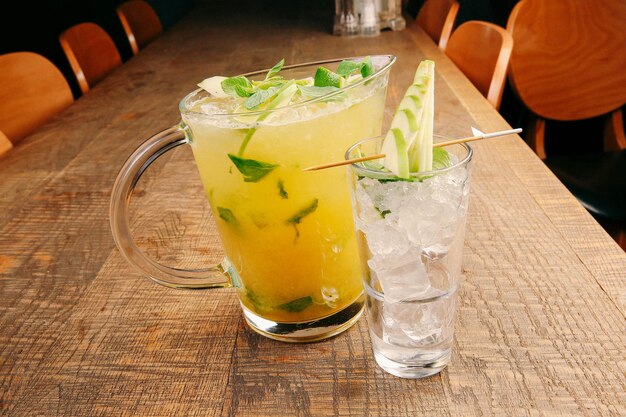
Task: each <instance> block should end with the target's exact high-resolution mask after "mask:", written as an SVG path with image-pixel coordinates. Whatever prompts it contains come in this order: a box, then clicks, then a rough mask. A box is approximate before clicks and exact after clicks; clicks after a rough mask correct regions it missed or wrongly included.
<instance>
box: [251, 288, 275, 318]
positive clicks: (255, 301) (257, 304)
mask: <svg viewBox="0 0 626 417" xmlns="http://www.w3.org/2000/svg"><path fill="white" fill-rule="evenodd" d="M246 298H247V299H248V300H249V301H250V303H252V305H253V306H254V310H255V311H256V312H257V313H267V312H268V311H270V310H271V308H270V307H269V306H268V305H267V304H266V303H265V302H264V301H263V300H262V299H261V297H259V296H258V295H257V294H256V293H255V292H254V291H252V290H251V289H248V288H247V289H246Z"/></svg>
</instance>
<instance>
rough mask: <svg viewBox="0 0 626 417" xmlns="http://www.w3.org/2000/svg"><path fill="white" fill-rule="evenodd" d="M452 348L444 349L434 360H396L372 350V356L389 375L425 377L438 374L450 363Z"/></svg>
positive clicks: (412, 377) (413, 377) (414, 377)
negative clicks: (409, 361)
mask: <svg viewBox="0 0 626 417" xmlns="http://www.w3.org/2000/svg"><path fill="white" fill-rule="evenodd" d="M451 352H452V349H446V350H444V351H443V352H442V354H441V356H439V357H438V358H437V359H436V360H432V359H428V360H424V361H414V362H413V361H412V362H411V363H406V362H397V361H394V360H392V359H389V358H387V357H386V356H384V355H383V354H382V353H380V352H376V351H374V358H375V359H376V363H377V364H378V366H380V367H381V368H383V369H384V370H385V371H387V372H389V373H390V374H391V375H395V376H398V377H400V378H411V379H417V378H425V377H427V376H431V375H435V374H438V373H439V372H441V371H442V370H443V368H445V367H446V366H448V363H450V356H451Z"/></svg>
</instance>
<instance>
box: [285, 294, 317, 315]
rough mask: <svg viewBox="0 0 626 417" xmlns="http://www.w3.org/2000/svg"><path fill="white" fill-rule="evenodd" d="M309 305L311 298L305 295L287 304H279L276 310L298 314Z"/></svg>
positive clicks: (311, 302) (311, 301)
mask: <svg viewBox="0 0 626 417" xmlns="http://www.w3.org/2000/svg"><path fill="white" fill-rule="evenodd" d="M311 304H313V297H311V296H310V295H307V296H306V297H302V298H297V299H295V300H293V301H290V302H288V303H285V304H281V305H279V306H278V308H280V309H281V310H286V311H289V312H290V313H299V312H301V311H302V310H304V309H305V308H307V307H308V306H310V305H311Z"/></svg>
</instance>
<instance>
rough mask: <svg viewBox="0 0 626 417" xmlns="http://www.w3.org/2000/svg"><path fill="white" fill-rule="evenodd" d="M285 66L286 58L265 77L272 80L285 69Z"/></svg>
mask: <svg viewBox="0 0 626 417" xmlns="http://www.w3.org/2000/svg"><path fill="white" fill-rule="evenodd" d="M283 65H285V58H283V59H281V60H280V61H278V63H277V64H276V65H274V66H273V67H272V69H270V70H269V72H268V73H267V75H266V76H265V79H266V80H267V79H270V78H272V77H273V76H274V75H276V74H278V73H279V72H280V70H282V69H283Z"/></svg>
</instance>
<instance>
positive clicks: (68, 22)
mask: <svg viewBox="0 0 626 417" xmlns="http://www.w3.org/2000/svg"><path fill="white" fill-rule="evenodd" d="M123 1H124V0H31V1H27V0H22V1H18V0H2V1H1V2H0V40H1V41H0V54H4V53H8V52H15V51H32V52H36V53H39V54H41V55H43V56H45V57H46V58H48V59H49V60H50V61H52V62H53V63H54V64H55V65H56V66H57V67H58V68H59V69H60V70H61V72H62V73H63V74H64V75H65V77H66V79H67V80H68V82H69V84H70V86H71V88H72V91H73V93H74V96H75V97H79V96H80V89H79V87H78V84H77V82H76V78H75V77H74V74H73V73H72V70H71V68H70V65H69V63H68V61H67V59H66V58H65V55H64V54H63V51H62V49H61V46H60V44H59V40H58V37H59V34H60V33H61V32H62V31H63V30H65V29H67V28H69V27H70V26H73V25H75V24H77V23H81V22H94V23H97V24H98V25H100V26H102V28H104V30H105V31H107V33H109V35H110V36H111V37H112V38H113V41H114V42H115V44H116V45H117V48H118V50H119V51H120V54H121V56H122V60H123V61H126V60H128V59H129V58H130V57H131V56H132V52H131V49H130V45H129V44H128V40H127V39H126V36H125V34H124V31H123V29H122V26H121V24H120V22H119V19H118V17H117V14H116V12H115V9H116V7H117V6H118V5H119V4H120V3H122V2H123ZM147 1H148V3H150V4H151V5H152V7H153V8H154V9H155V11H156V12H157V14H158V15H159V17H160V19H161V22H162V23H163V27H164V29H165V30H167V28H169V27H170V26H172V25H173V24H175V23H176V22H177V21H178V20H179V19H180V18H181V17H183V16H184V15H185V14H186V13H188V12H189V11H190V10H191V9H193V7H194V6H195V5H196V4H197V3H198V2H199V1H201V0H147ZM204 1H206V2H216V3H217V2H220V1H221V2H225V1H226V2H231V1H230V0H204ZM258 1H259V2H263V3H264V4H267V6H268V7H271V5H272V4H276V3H280V2H274V1H269V0H258ZM310 1H325V2H326V3H328V22H329V26H328V30H329V32H330V30H331V26H332V18H333V13H334V6H333V0H310ZM423 1H424V0H408V3H407V12H408V14H409V15H412V16H413V17H415V16H416V15H417V12H418V11H419V8H420V7H421V5H422V3H423ZM517 1H518V0H459V2H460V8H459V14H458V16H457V20H456V26H458V25H460V24H461V23H463V22H465V21H468V20H485V21H488V22H493V23H496V24H498V25H500V26H506V21H507V19H508V16H509V13H510V11H511V9H512V8H513V6H515V4H516V3H517ZM231 3H232V4H233V6H232V7H233V13H237V7H236V5H235V4H234V3H235V1H232V2H231ZM500 113H501V114H502V115H503V116H504V118H505V119H506V120H507V121H508V122H509V123H510V124H511V125H512V126H514V127H518V126H519V127H526V126H527V119H528V112H527V111H526V110H525V109H524V107H523V105H522V104H521V103H520V102H519V101H518V100H517V98H516V97H515V95H514V93H513V91H512V90H511V88H510V86H508V85H507V88H506V90H505V92H504V97H503V100H502V105H501V108H500ZM602 122H603V120H602V119H600V118H598V119H591V120H586V121H581V122H568V123H559V122H549V123H548V125H547V128H546V138H547V139H546V150H547V153H548V155H558V154H563V153H587V152H590V151H599V150H601V146H602V140H601V136H602Z"/></svg>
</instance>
